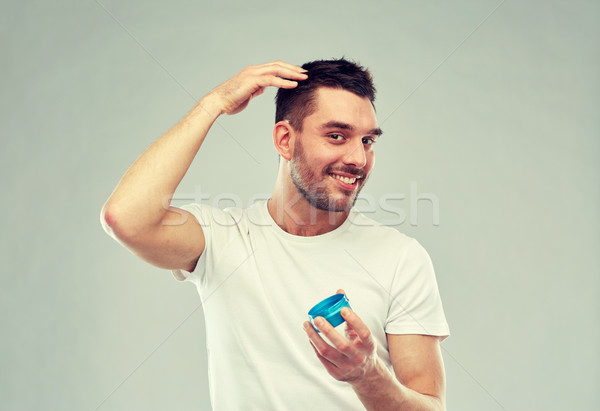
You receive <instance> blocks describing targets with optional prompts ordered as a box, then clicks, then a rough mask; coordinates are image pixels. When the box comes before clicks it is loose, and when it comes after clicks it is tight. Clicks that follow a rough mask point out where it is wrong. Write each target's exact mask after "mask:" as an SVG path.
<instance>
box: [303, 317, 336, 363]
mask: <svg viewBox="0 0 600 411" xmlns="http://www.w3.org/2000/svg"><path fill="white" fill-rule="evenodd" d="M317 318H320V317H317ZM315 321H316V320H315ZM317 323H319V322H318V321H316V324H317ZM317 326H318V327H319V330H321V332H323V329H322V328H321V327H322V326H323V327H324V326H325V325H324V324H320V325H317ZM330 327H331V325H330ZM304 331H306V334H308V338H309V339H310V342H311V344H313V345H314V347H315V349H316V350H317V351H318V352H319V354H320V355H322V356H323V357H324V358H327V360H328V361H330V362H332V363H334V364H337V363H340V362H341V361H342V360H343V355H342V354H341V353H340V352H339V351H338V350H337V349H336V348H335V347H332V346H331V345H329V344H328V343H327V342H326V341H325V340H324V339H323V337H321V336H320V335H319V333H317V332H316V331H315V329H314V328H313V327H312V325H311V324H310V323H309V322H305V323H304ZM327 338H329V337H327Z"/></svg>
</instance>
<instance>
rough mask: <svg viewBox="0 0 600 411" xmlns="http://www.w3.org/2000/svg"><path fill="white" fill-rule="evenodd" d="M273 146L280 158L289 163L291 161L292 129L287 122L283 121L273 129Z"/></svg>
mask: <svg viewBox="0 0 600 411" xmlns="http://www.w3.org/2000/svg"><path fill="white" fill-rule="evenodd" d="M273 145H274V146H275V149H276V150H277V152H279V154H280V155H281V157H283V158H284V159H286V160H287V161H290V160H291V159H292V154H293V152H292V151H293V149H292V147H294V128H293V127H292V126H291V125H290V123H288V122H287V121H285V120H283V121H280V122H278V123H277V124H275V126H274V127H273Z"/></svg>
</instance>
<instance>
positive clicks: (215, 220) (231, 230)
mask: <svg viewBox="0 0 600 411" xmlns="http://www.w3.org/2000/svg"><path fill="white" fill-rule="evenodd" d="M179 208H181V209H183V210H186V211H188V212H190V213H191V214H192V215H193V216H194V217H195V218H196V220H198V223H199V224H200V225H201V226H202V231H203V233H204V251H203V252H202V254H201V255H200V258H199V259H198V263H197V264H196V267H195V268H194V270H193V271H191V272H189V271H186V270H171V271H172V273H173V276H174V277H175V279H177V280H179V281H190V282H192V283H194V284H196V285H197V286H199V285H201V284H206V283H207V281H209V280H210V278H209V277H211V273H212V271H213V270H214V267H215V265H216V264H217V262H218V261H219V259H220V258H221V257H222V254H223V250H226V249H227V245H228V244H229V242H230V241H231V240H232V239H233V238H235V236H236V234H237V233H238V232H239V231H240V230H243V229H244V227H245V225H244V224H243V223H242V220H243V219H242V213H241V211H240V209H235V208H227V209H225V210H221V209H219V208H216V207H211V206H209V205H206V204H196V203H194V204H187V205H184V206H182V207H179Z"/></svg>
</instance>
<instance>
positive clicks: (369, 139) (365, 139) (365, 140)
mask: <svg viewBox="0 0 600 411" xmlns="http://www.w3.org/2000/svg"><path fill="white" fill-rule="evenodd" d="M362 142H363V144H367V145H371V144H375V139H374V138H373V137H363V139H362Z"/></svg>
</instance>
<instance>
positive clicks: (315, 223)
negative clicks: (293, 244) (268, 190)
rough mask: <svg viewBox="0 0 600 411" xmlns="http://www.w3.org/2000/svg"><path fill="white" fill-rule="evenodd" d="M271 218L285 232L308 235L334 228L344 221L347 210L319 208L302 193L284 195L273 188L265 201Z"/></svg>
mask: <svg viewBox="0 0 600 411" xmlns="http://www.w3.org/2000/svg"><path fill="white" fill-rule="evenodd" d="M267 209H268V210H269V214H270V215H271V217H272V218H273V220H274V221H275V222H276V223H277V225H278V226H279V227H281V229H282V230H284V231H285V232H287V233H290V234H293V235H298V236H303V237H309V236H315V235H320V234H325V233H328V232H330V231H333V230H335V229H336V228H338V227H339V226H340V225H342V224H343V223H344V221H346V218H348V214H349V212H348V211H344V212H331V211H327V210H319V209H317V208H316V207H314V206H313V205H311V204H310V203H309V202H308V201H307V200H306V199H305V198H304V197H303V196H302V194H300V193H298V192H296V193H295V194H293V195H285V194H284V193H282V192H281V191H280V190H277V189H275V190H274V191H273V194H272V195H271V198H270V199H269V201H268V202H267Z"/></svg>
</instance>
